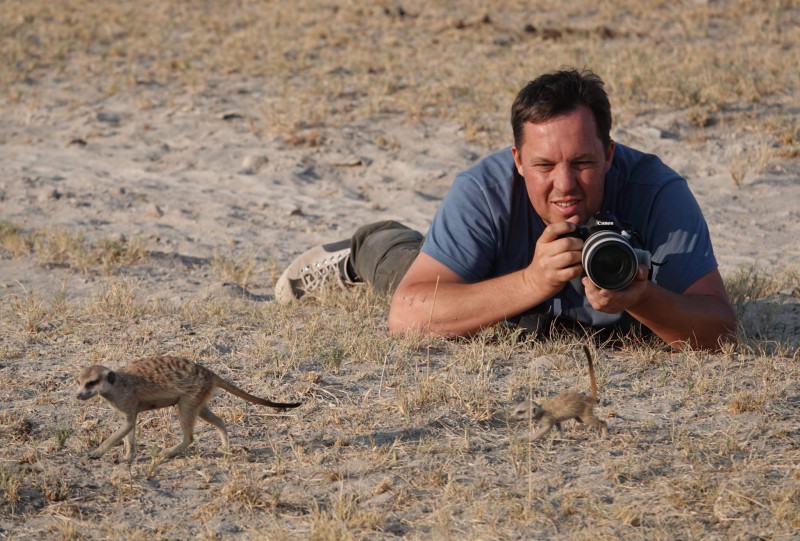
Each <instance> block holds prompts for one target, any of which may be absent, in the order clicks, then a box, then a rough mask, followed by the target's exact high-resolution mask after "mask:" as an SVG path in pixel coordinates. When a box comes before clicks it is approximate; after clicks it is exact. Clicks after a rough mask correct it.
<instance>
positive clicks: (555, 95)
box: [511, 68, 611, 147]
mask: <svg viewBox="0 0 800 541" xmlns="http://www.w3.org/2000/svg"><path fill="white" fill-rule="evenodd" d="M603 86H604V83H603V80H602V79H601V78H600V77H599V76H598V75H597V74H595V73H594V72H592V71H590V70H583V71H578V70H576V69H575V68H564V69H560V70H557V71H554V72H551V73H545V74H543V75H540V76H539V77H537V78H536V79H534V80H533V81H531V82H529V83H528V84H527V85H525V87H524V88H523V89H522V90H520V91H519V94H517V97H516V99H515V100H514V104H513V105H512V106H511V129H512V130H513V131H514V144H515V145H516V146H517V147H519V146H520V145H522V140H523V134H524V127H525V123H526V122H533V123H538V122H544V121H545V120H548V119H550V118H553V117H556V116H559V115H563V114H566V113H569V112H572V111H574V110H575V109H576V108H578V107H579V106H581V105H585V106H587V107H588V108H589V109H590V110H591V111H592V114H593V115H594V121H595V125H596V127H597V137H598V139H600V141H602V142H603V145H604V146H605V147H608V144H609V143H610V142H611V104H610V103H609V101H608V95H607V94H606V91H605V90H604V89H603Z"/></svg>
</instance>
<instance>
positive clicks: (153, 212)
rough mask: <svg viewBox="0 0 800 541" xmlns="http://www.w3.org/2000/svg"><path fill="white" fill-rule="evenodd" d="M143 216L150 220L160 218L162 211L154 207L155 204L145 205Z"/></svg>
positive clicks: (156, 206) (162, 214)
mask: <svg viewBox="0 0 800 541" xmlns="http://www.w3.org/2000/svg"><path fill="white" fill-rule="evenodd" d="M145 214H147V216H149V217H151V218H161V217H162V216H164V211H163V210H161V208H160V207H159V206H158V205H156V204H155V203H150V204H149V205H147V210H145Z"/></svg>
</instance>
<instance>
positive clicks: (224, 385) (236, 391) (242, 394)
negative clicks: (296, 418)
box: [215, 376, 302, 409]
mask: <svg viewBox="0 0 800 541" xmlns="http://www.w3.org/2000/svg"><path fill="white" fill-rule="evenodd" d="M215 383H216V385H217V387H219V388H221V389H225V390H226V391H228V392H229V393H231V394H232V395H235V396H238V397H239V398H243V399H245V400H247V401H248V402H252V403H253V404H258V405H259V406H269V407H270V408H281V409H286V408H296V407H297V406H299V405H300V404H301V403H302V402H273V401H272V400H267V399H266V398H259V397H258V396H255V395H252V394H250V393H248V392H247V391H245V390H243V389H240V388H239V387H237V386H236V385H234V384H233V383H229V382H227V381H225V380H224V379H222V378H221V377H219V376H217V378H216V381H215Z"/></svg>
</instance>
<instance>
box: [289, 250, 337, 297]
mask: <svg viewBox="0 0 800 541" xmlns="http://www.w3.org/2000/svg"><path fill="white" fill-rule="evenodd" d="M345 257H347V253H338V254H334V255H331V256H330V257H326V258H323V259H320V260H317V261H315V262H314V263H311V264H310V265H306V266H305V267H303V268H302V270H301V271H300V277H301V279H302V280H303V288H304V289H305V290H306V291H312V290H314V289H316V288H318V287H320V286H322V285H323V284H324V283H325V282H326V281H327V280H328V277H329V276H330V275H331V274H333V273H334V272H338V271H339V269H338V267H337V265H338V263H339V262H340V261H341V260H342V259H344V258H345Z"/></svg>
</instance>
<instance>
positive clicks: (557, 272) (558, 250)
mask: <svg viewBox="0 0 800 541" xmlns="http://www.w3.org/2000/svg"><path fill="white" fill-rule="evenodd" d="M573 231H575V225H574V224H572V223H569V222H560V223H554V224H550V225H548V226H547V227H546V228H545V230H544V231H543V232H542V235H541V236H540V237H539V240H537V241H536V250H535V252H534V254H533V261H531V264H530V265H529V266H528V267H527V268H526V269H525V270H524V271H523V275H524V279H525V284H526V286H527V288H528V291H536V292H537V293H538V295H539V296H541V297H544V298H550V297H552V296H554V295H555V294H556V293H558V292H559V291H561V290H562V289H563V288H564V285H565V284H566V283H567V282H569V281H570V280H572V279H573V278H577V277H578V276H580V275H581V274H582V273H583V268H582V267H581V250H582V249H583V241H582V240H581V239H579V238H575V237H564V238H559V236H561V235H566V234H567V233H572V232H573Z"/></svg>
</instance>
